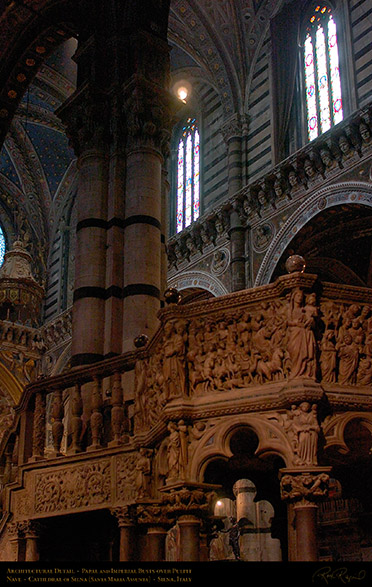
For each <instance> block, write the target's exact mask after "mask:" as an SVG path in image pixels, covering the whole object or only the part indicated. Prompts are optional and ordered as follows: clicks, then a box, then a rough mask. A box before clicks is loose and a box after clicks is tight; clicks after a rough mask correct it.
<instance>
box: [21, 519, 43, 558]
mask: <svg viewBox="0 0 372 587" xmlns="http://www.w3.org/2000/svg"><path fill="white" fill-rule="evenodd" d="M23 533H24V537H25V540H26V549H25V561H27V562H37V561H38V560H39V558H40V556H39V538H40V524H39V523H38V522H34V521H29V522H27V523H26V524H25V528H24V530H23Z"/></svg>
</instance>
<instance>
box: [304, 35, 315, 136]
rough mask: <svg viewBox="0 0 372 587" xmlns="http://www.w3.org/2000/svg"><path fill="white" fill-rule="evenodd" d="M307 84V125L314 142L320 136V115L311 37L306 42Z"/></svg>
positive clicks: (308, 36)
mask: <svg viewBox="0 0 372 587" xmlns="http://www.w3.org/2000/svg"><path fill="white" fill-rule="evenodd" d="M305 82H306V104H307V123H308V134H309V139H310V140H311V141H312V140H313V139H315V137H317V136H318V114H317V107H316V91H315V67H314V49H313V43H312V40H311V37H310V35H307V37H306V40H305Z"/></svg>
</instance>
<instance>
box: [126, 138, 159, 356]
mask: <svg viewBox="0 0 372 587" xmlns="http://www.w3.org/2000/svg"><path fill="white" fill-rule="evenodd" d="M162 163H163V158H162V155H161V153H160V152H159V151H157V150H156V149H154V148H151V147H149V146H147V147H146V146H142V147H139V148H137V149H133V150H131V152H129V153H128V157H127V187H126V207H125V223H124V225H125V232H124V291H123V297H124V307H123V310H124V314H123V315H124V329H123V352H125V351H126V350H129V349H130V348H133V340H134V338H135V337H136V336H138V335H140V334H146V335H148V336H151V335H152V334H153V333H154V331H155V330H156V327H157V324H158V319H157V313H158V311H159V309H160V295H161V291H162V289H163V288H164V284H163V283H162V243H161V234H162V230H161V226H162V211H161V202H162V197H161V194H162V181H161V175H162V171H161V170H162Z"/></svg>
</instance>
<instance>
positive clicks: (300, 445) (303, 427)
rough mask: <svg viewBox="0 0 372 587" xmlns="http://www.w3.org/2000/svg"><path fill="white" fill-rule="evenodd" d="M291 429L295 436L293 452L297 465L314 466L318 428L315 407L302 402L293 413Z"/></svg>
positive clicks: (315, 462)
mask: <svg viewBox="0 0 372 587" xmlns="http://www.w3.org/2000/svg"><path fill="white" fill-rule="evenodd" d="M292 429H293V432H294V433H295V436H296V445H295V452H296V453H297V462H296V464H297V465H316V464H317V447H318V435H319V431H320V427H319V424H318V418H317V405H316V404H313V405H312V406H311V405H310V404H309V402H302V403H301V404H300V406H299V408H297V409H295V410H294V411H293V415H292Z"/></svg>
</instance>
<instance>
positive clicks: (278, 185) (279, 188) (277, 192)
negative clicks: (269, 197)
mask: <svg viewBox="0 0 372 587" xmlns="http://www.w3.org/2000/svg"><path fill="white" fill-rule="evenodd" d="M274 191H275V195H276V196H277V197H278V198H280V197H281V196H282V195H283V188H282V184H281V183H280V180H279V179H276V180H275V182H274Z"/></svg>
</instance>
